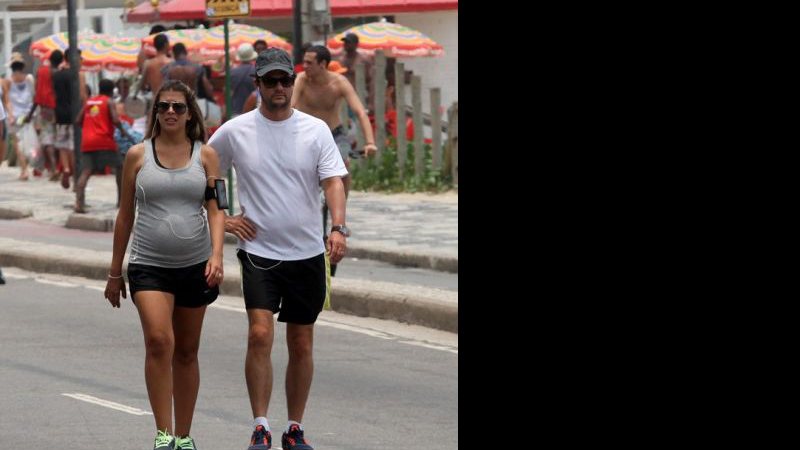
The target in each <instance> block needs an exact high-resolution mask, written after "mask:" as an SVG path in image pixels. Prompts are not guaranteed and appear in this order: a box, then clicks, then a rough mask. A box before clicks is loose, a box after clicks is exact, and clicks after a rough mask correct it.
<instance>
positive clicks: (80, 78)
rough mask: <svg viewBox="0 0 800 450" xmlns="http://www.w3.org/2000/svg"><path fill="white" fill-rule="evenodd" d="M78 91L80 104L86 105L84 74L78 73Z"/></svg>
mask: <svg viewBox="0 0 800 450" xmlns="http://www.w3.org/2000/svg"><path fill="white" fill-rule="evenodd" d="M78 91H79V92H80V95H81V103H86V100H87V99H88V98H89V96H88V95H87V93H86V74H85V73H83V72H78Z"/></svg>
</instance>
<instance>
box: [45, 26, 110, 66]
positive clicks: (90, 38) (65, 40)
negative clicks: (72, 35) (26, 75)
mask: <svg viewBox="0 0 800 450" xmlns="http://www.w3.org/2000/svg"><path fill="white" fill-rule="evenodd" d="M110 39H111V36H108V35H106V34H97V33H93V32H90V31H81V32H79V33H78V48H79V49H81V57H82V58H83V57H85V55H84V53H83V52H84V51H86V50H87V48H88V47H89V46H91V45H92V44H94V43H96V42H98V41H102V40H106V41H107V40H110ZM67 47H69V37H68V36H67V33H66V32H63V33H56V34H51V35H50V36H46V37H43V38H41V39H38V40H36V41H34V42H33V43H32V44H31V47H30V53H31V55H33V56H34V57H36V58H39V60H42V61H43V60H45V59H47V58H49V57H50V53H52V52H53V50H56V49H58V50H61V51H62V52H63V51H64V50H66V49H67Z"/></svg>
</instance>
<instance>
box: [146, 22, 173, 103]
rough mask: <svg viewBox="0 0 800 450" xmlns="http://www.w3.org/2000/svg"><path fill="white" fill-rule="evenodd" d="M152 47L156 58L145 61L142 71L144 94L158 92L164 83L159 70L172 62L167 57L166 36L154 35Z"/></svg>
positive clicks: (162, 34)
mask: <svg viewBox="0 0 800 450" xmlns="http://www.w3.org/2000/svg"><path fill="white" fill-rule="evenodd" d="M153 45H154V46H155V48H156V56H154V57H153V58H152V59H148V60H147V61H145V62H144V68H143V70H142V72H143V75H142V91H145V92H146V91H149V92H158V90H159V89H160V88H161V83H163V82H164V76H163V74H162V73H161V69H162V68H163V67H164V66H166V65H167V64H169V63H171V62H172V58H170V57H169V38H168V37H167V35H166V34H164V33H160V34H158V35H156V37H155V38H154V39H153Z"/></svg>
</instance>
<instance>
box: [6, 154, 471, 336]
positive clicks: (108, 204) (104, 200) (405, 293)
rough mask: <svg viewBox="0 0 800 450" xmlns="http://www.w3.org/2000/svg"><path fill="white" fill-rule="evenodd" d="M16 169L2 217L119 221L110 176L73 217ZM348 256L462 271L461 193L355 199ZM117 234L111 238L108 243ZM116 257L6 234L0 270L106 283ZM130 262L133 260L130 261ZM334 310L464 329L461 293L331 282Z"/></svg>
mask: <svg viewBox="0 0 800 450" xmlns="http://www.w3.org/2000/svg"><path fill="white" fill-rule="evenodd" d="M18 173H19V171H18V169H17V168H8V167H6V166H5V165H3V166H2V167H0V186H2V189H0V219H9V220H13V219H21V218H26V217H28V218H33V219H35V220H36V221H37V222H44V223H49V224H52V225H58V226H65V227H68V228H77V229H82V230H94V231H106V232H108V231H111V230H113V221H114V218H115V217H116V207H115V203H116V185H115V183H114V179H113V177H112V176H97V177H92V178H91V179H90V180H89V186H88V189H87V193H86V199H87V203H88V204H89V205H90V209H89V210H90V213H89V214H74V213H73V212H72V206H73V203H74V198H75V197H74V195H75V194H74V193H73V192H72V190H71V189H69V190H66V189H63V188H62V187H61V186H60V184H58V183H55V182H48V181H47V180H46V179H44V178H33V177H31V179H30V180H29V181H18V180H17V179H16V177H17V175H18ZM347 221H348V225H349V226H350V227H352V228H353V236H352V237H351V238H350V239H348V244H349V249H348V256H354V257H360V258H367V259H378V260H383V261H387V262H391V263H394V264H398V265H405V266H412V267H423V268H432V269H436V270H445V271H449V272H455V273H457V272H458V196H457V194H442V195H427V194H398V195H385V194H373V193H370V194H365V193H352V194H351V198H350V200H349V201H348V220H347ZM111 237H112V233H110V232H108V238H109V240H110V239H111ZM110 260H111V252H108V251H97V250H86V249H83V248H81V246H80V243H79V242H64V243H63V245H52V244H47V243H43V242H37V241H36V239H27V238H26V236H24V235H20V236H0V266H16V267H20V268H23V269H27V270H32V271H38V272H54V273H61V274H65V275H74V276H84V277H88V278H97V279H105V278H106V275H107V273H106V272H107V270H108V263H109V261H110ZM126 261H127V257H126ZM225 272H226V274H227V275H226V279H225V282H224V284H223V286H222V289H221V291H222V293H223V294H226V295H236V296H241V286H240V285H241V279H240V278H239V268H238V266H236V267H234V266H230V264H229V263H228V262H226V268H225ZM331 303H332V307H333V309H334V310H336V311H338V312H343V313H350V314H354V315H359V316H369V317H376V318H383V319H391V320H397V321H401V322H407V323H413V324H418V325H424V326H429V327H433V328H438V329H442V330H447V331H452V332H457V331H458V293H457V292H452V291H445V290H441V289H435V288H427V287H421V286H410V285H401V284H396V283H388V282H375V281H370V280H360V279H342V278H336V277H334V278H333V279H332V300H331Z"/></svg>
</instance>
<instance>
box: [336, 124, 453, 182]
mask: <svg viewBox="0 0 800 450" xmlns="http://www.w3.org/2000/svg"><path fill="white" fill-rule="evenodd" d="M442 154H443V155H444V148H443V149H442ZM379 159H380V160H378V158H375V157H370V158H369V159H368V160H367V162H366V164H365V165H364V167H361V160H352V161H350V171H351V172H352V176H353V185H352V189H354V190H360V191H387V192H443V191H447V190H450V189H452V188H453V180H452V177H451V176H450V174H449V173H447V174H445V173H443V171H442V170H443V169H442V170H434V169H433V155H432V151H431V146H430V145H428V144H425V147H424V158H423V161H424V163H423V174H422V175H421V176H419V177H418V176H416V175H415V174H414V144H413V143H411V142H409V143H408V145H407V147H406V160H405V164H404V168H405V171H404V177H403V179H400V171H399V170H398V163H397V142H396V141H395V139H394V138H393V137H390V138H389V145H387V147H386V148H384V149H383V152H382V153H381V157H380V158H379ZM443 166H444V164H443Z"/></svg>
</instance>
